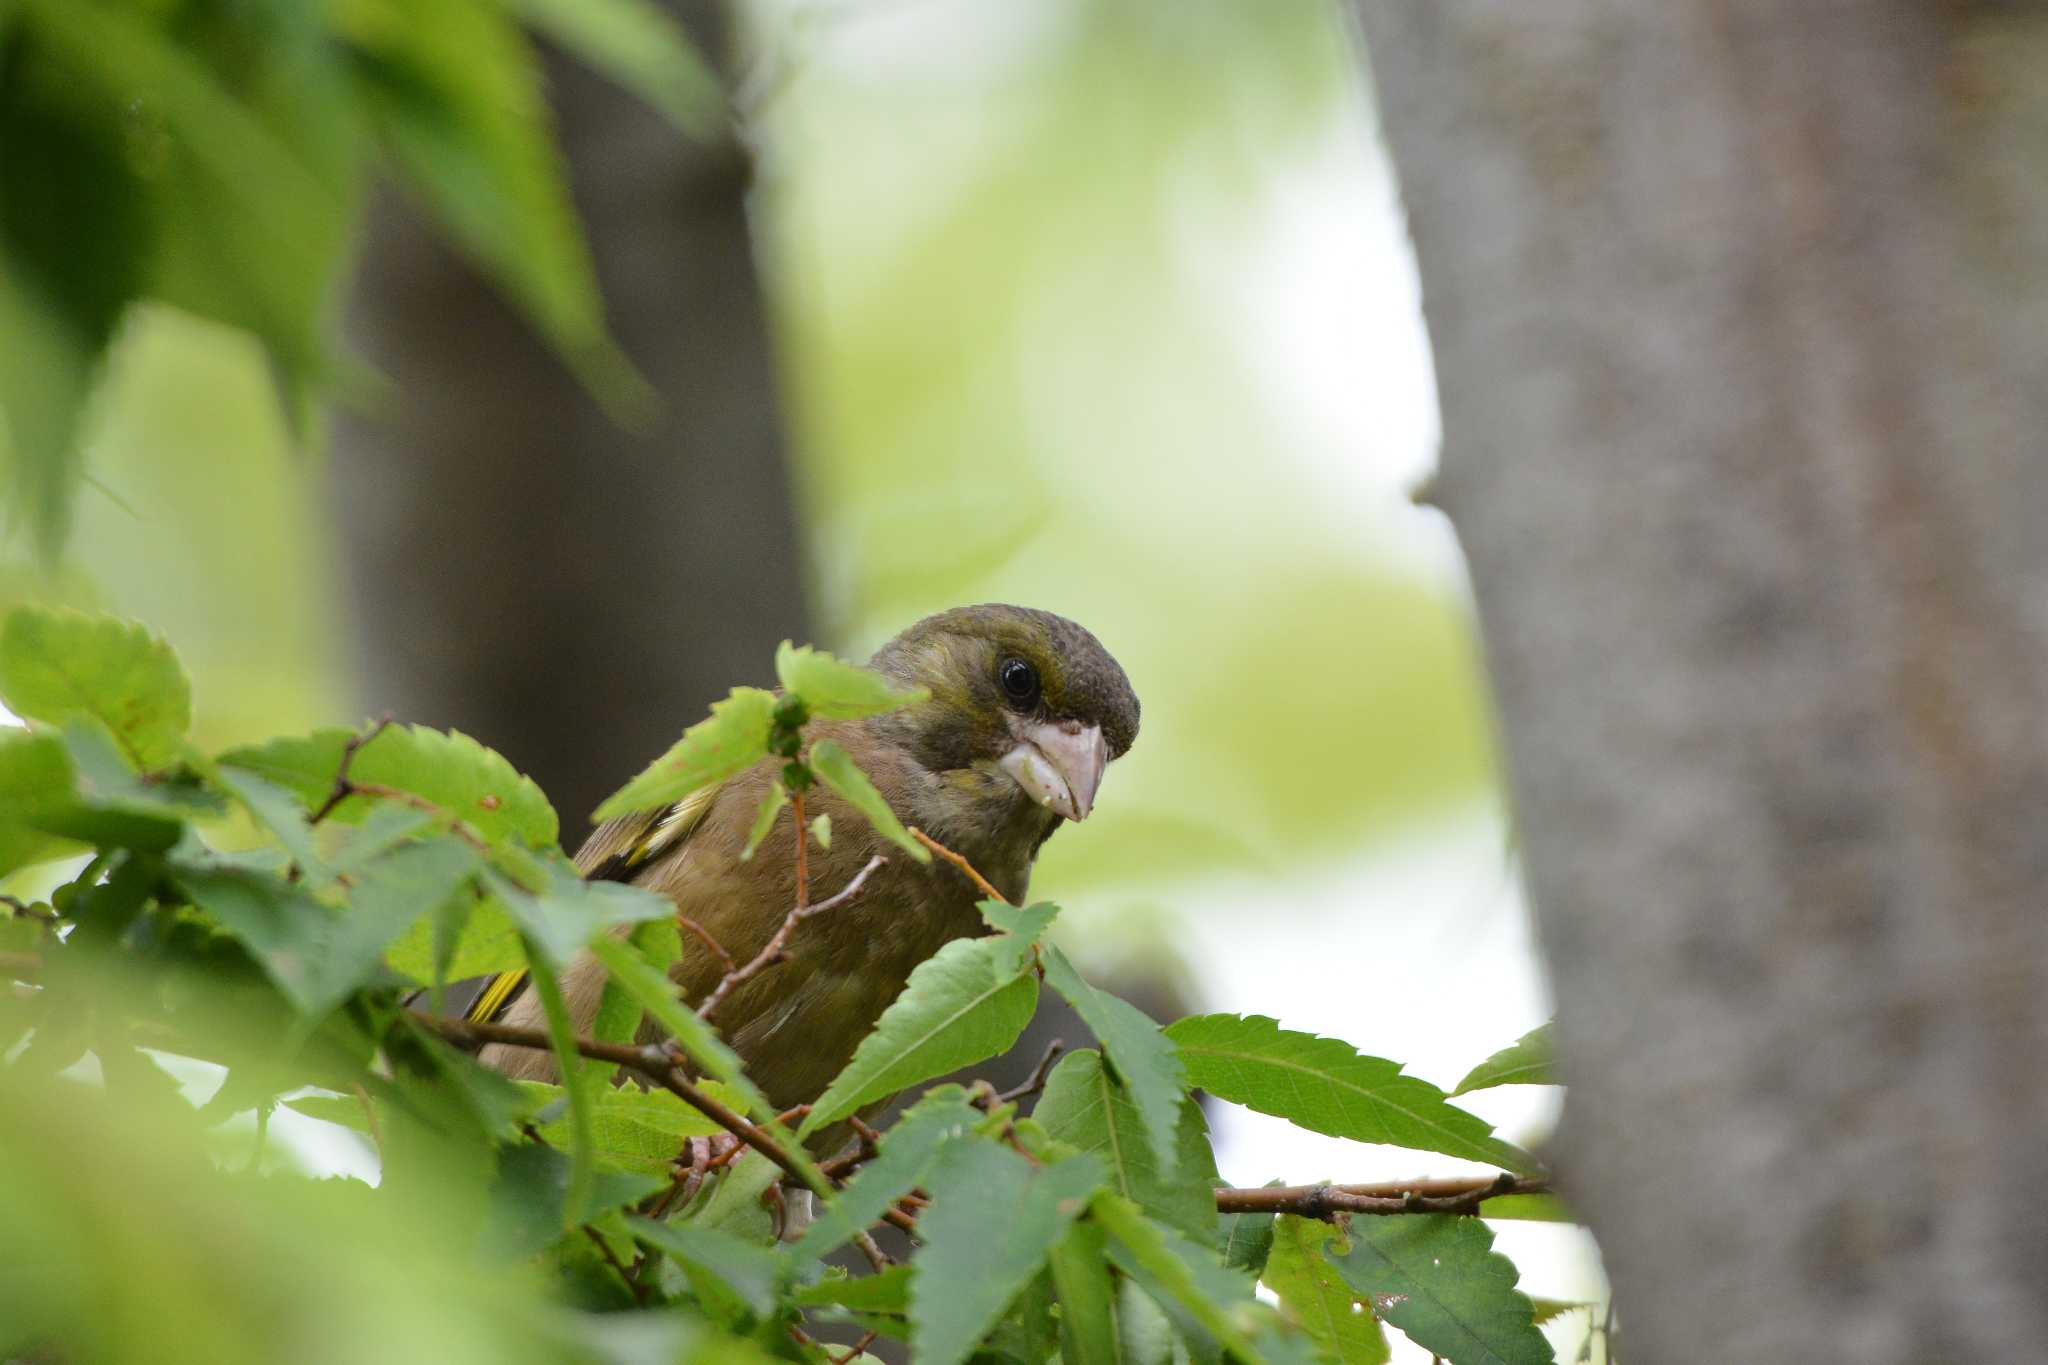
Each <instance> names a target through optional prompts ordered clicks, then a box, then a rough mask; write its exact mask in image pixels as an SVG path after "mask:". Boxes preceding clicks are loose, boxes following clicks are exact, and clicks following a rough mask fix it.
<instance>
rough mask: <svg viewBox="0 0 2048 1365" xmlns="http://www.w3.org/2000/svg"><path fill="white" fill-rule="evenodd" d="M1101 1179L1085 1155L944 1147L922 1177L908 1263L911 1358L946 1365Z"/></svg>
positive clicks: (1025, 1277) (1020, 1283)
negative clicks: (1044, 1156)
mask: <svg viewBox="0 0 2048 1365" xmlns="http://www.w3.org/2000/svg"><path fill="white" fill-rule="evenodd" d="M1101 1183H1102V1167H1101V1165H1100V1164H1099V1163H1097V1162H1096V1160H1095V1158H1093V1157H1090V1156H1072V1157H1068V1158H1067V1159H1065V1160H1064V1161H1058V1162H1054V1163H1052V1164H1051V1165H1047V1166H1042V1167H1037V1168H1034V1167H1033V1166H1032V1165H1031V1163H1030V1162H1028V1161H1026V1160H1025V1159H1024V1158H1023V1157H1021V1156H1019V1155H1017V1154H1016V1153H1015V1152H1012V1151H1011V1150H1009V1149H1008V1148H1007V1147H1002V1146H998V1145H997V1144H995V1143H993V1142H963V1143H959V1144H956V1145H954V1146H952V1147H949V1148H948V1149H947V1150H946V1152H945V1154H944V1156H942V1157H941V1158H940V1160H939V1162H938V1165H937V1166H936V1167H935V1168H934V1170H933V1171H932V1173H931V1176H930V1178H929V1179H928V1180H927V1182H926V1188H927V1189H928V1191H929V1192H930V1194H931V1200H932V1202H931V1206H930V1207H929V1208H927V1209H925V1211H924V1212H923V1213H922V1214H920V1215H919V1217H918V1236H919V1238H920V1239H921V1240H922V1241H923V1243H924V1245H923V1246H922V1247H921V1248H919V1250H918V1253H917V1256H916V1257H915V1258H914V1259H913V1260H912V1262H911V1266H912V1272H913V1273H912V1275H911V1281H910V1321H911V1328H912V1340H913V1344H914V1347H915V1350H916V1354H917V1359H918V1360H919V1361H921V1362H925V1365H955V1362H958V1361H963V1360H965V1359H967V1357H968V1356H969V1355H970V1354H971V1353H972V1352H973V1350H974V1347H975V1344H976V1343H977V1342H978V1341H979V1340H980V1339H981V1336H982V1334H983V1333H984V1332H986V1331H987V1330H988V1328H989V1327H990V1326H991V1325H992V1324H993V1323H994V1322H995V1321H996V1320H997V1319H998V1318H999V1317H1001V1316H1002V1313H1003V1310H1004V1309H1005V1308H1006V1307H1008V1306H1009V1303H1010V1300H1011V1299H1012V1298H1014V1297H1015V1296H1016V1294H1017V1292H1018V1291H1019V1290H1020V1289H1022V1288H1023V1287H1024V1286H1025V1284H1026V1283H1027V1282H1029V1281H1030V1279H1031V1277H1032V1276H1033V1275H1035V1274H1036V1273H1037V1272H1038V1270H1039V1267H1040V1266H1042V1265H1043V1264H1044V1263H1045V1258H1046V1254H1047V1253H1048V1252H1050V1251H1051V1250H1052V1249H1053V1247H1054V1246H1055V1245H1057V1244H1058V1243H1059V1241H1060V1239H1061V1238H1062V1237H1063V1236H1064V1235H1065V1233H1066V1230H1067V1228H1068V1226H1069V1225H1070V1224H1071V1223H1072V1222H1073V1221H1074V1219H1075V1218H1076V1217H1077V1216H1078V1215H1079V1214H1080V1213H1081V1211H1082V1210H1083V1209H1084V1208H1086V1207H1087V1203H1088V1197H1089V1195H1090V1194H1091V1193H1092V1192H1093V1191H1095V1190H1096V1189H1097V1188H1099V1187H1100V1185H1101Z"/></svg>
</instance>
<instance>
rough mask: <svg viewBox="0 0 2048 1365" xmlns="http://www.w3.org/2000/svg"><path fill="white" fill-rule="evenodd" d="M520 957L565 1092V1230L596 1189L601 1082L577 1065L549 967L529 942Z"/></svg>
mask: <svg viewBox="0 0 2048 1365" xmlns="http://www.w3.org/2000/svg"><path fill="white" fill-rule="evenodd" d="M526 957H527V970H528V971H529V972H530V973H532V979H533V989H534V991H535V993H536V994H538V995H539V996H540V1003H541V1010H542V1012H543V1013H544V1015H545V1016H546V1018H547V1026H548V1040H549V1041H550V1042H552V1043H553V1044H554V1045H555V1068H556V1071H557V1073H558V1074H559V1075H560V1076H561V1078H562V1088H563V1089H564V1090H566V1091H568V1092H569V1183H568V1185H567V1187H566V1189H565V1191H564V1193H563V1195H562V1229H563V1231H565V1232H566V1231H568V1230H569V1229H571V1228H574V1227H575V1226H576V1225H577V1224H578V1223H581V1222H583V1221H584V1220H585V1219H586V1218H587V1217H589V1215H590V1211H591V1208H590V1200H591V1198H592V1196H593V1194H594V1193H595V1191H596V1188H597V1142H596V1138H595V1135H594V1134H593V1133H592V1131H591V1129H592V1122H591V1111H592V1110H593V1109H595V1108H596V1107H597V1092H598V1089H599V1086H600V1085H601V1082H599V1081H598V1080H597V1079H596V1078H595V1077H593V1076H592V1075H590V1073H589V1072H587V1071H585V1070H584V1069H583V1068H582V1067H581V1066H580V1065H578V1062H579V1061H580V1056H579V1054H578V1053H577V1051H576V1026H575V1023H574V1021H573V1020H571V1019H570V1017H569V1007H568V1006H567V1005H566V1004H565V1003H564V1002H563V1000H562V983H561V981H560V980H559V979H558V978H557V977H556V975H555V968H554V965H553V964H552V963H550V962H549V961H548V960H547V955H546V954H545V953H543V952H540V951H539V950H537V949H536V948H535V947H534V946H533V944H532V943H531V942H530V941H529V942H528V944H527V954H526Z"/></svg>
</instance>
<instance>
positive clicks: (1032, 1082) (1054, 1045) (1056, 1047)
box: [995, 1038, 1067, 1105]
mask: <svg viewBox="0 0 2048 1365" xmlns="http://www.w3.org/2000/svg"><path fill="white" fill-rule="evenodd" d="M1066 1050H1067V1044H1066V1040H1065V1039H1063V1038H1055V1039H1053V1040H1052V1041H1051V1042H1049V1043H1047V1044H1046V1045H1045V1055H1044V1056H1043V1057H1040V1058H1039V1059H1038V1065H1037V1066H1034V1067H1032V1068H1031V1074H1030V1075H1029V1076H1026V1077H1025V1078H1024V1080H1023V1083H1022V1084H1020V1085H1016V1086H1013V1087H1011V1088H1010V1089H1008V1090H1005V1091H1003V1092H1002V1093H1001V1094H1000V1095H997V1096H996V1097H995V1102H996V1103H997V1104H998V1105H1005V1104H1013V1103H1015V1102H1016V1101H1018V1100H1021V1099H1023V1098H1024V1097H1025V1096H1027V1095H1036V1094H1037V1093H1038V1092H1039V1091H1041V1090H1043V1089H1044V1088H1045V1078H1046V1077H1047V1076H1048V1075H1049V1074H1051V1072H1052V1064H1053V1063H1054V1062H1056V1061H1058V1060H1059V1059H1060V1054H1061V1053H1062V1052H1065V1051H1066Z"/></svg>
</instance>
